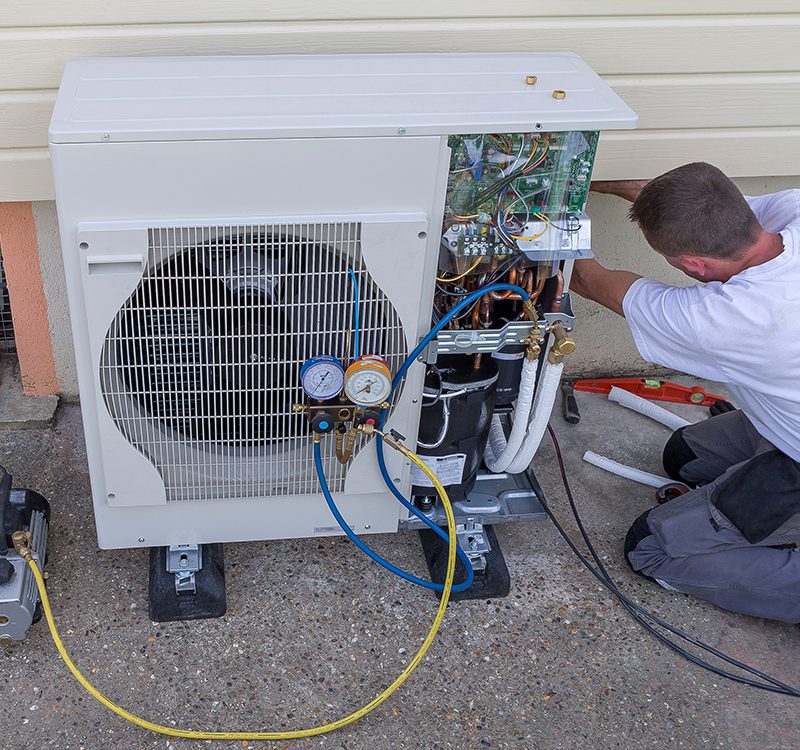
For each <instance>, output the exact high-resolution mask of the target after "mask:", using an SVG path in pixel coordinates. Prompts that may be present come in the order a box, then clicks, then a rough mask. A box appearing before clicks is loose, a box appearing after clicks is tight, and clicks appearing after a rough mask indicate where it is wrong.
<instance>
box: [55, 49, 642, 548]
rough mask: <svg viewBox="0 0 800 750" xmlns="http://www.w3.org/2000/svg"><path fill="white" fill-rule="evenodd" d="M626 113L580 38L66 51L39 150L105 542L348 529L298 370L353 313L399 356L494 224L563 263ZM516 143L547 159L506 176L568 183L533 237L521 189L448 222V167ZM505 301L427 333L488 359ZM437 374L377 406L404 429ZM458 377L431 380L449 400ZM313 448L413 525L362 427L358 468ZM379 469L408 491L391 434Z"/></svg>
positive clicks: (391, 361) (552, 187) (334, 339)
mask: <svg viewBox="0 0 800 750" xmlns="http://www.w3.org/2000/svg"><path fill="white" fill-rule="evenodd" d="M634 123H635V116H634V115H633V113H632V112H631V111H630V110H629V109H628V108H627V107H626V106H625V105H624V104H623V103H622V102H621V101H620V99H619V98H618V97H617V96H616V95H615V94H614V93H613V92H612V91H611V90H610V89H609V88H608V87H607V86H606V85H605V84H604V83H603V82H602V81H601V80H600V79H599V78H598V77H597V76H596V75H595V74H594V73H593V72H592V71H591V69H589V68H588V66H587V65H586V64H585V63H584V62H583V61H582V60H581V59H580V58H578V57H576V56H574V55H571V54H549V55H535V54H492V55H485V54H409V55H403V54H394V55H297V56H265V57H207V58H203V57H196V58H192V57H188V58H149V59H148V58H129V59H114V58H107V59H83V60H75V61H72V62H70V63H68V65H67V66H66V69H65V71H64V76H63V80H62V83H61V88H60V90H59V94H58V100H57V103H56V107H55V112H54V114H53V119H52V123H51V126H50V143H51V154H52V161H53V170H54V177H55V186H56V197H57V204H58V216H59V223H60V227H61V241H62V247H63V255H64V264H65V268H66V278H67V286H68V293H69V302H70V310H71V317H72V325H73V333H74V339H75V351H76V356H77V363H78V375H79V383H80V395H81V407H82V411H83V420H84V428H85V432H86V444H87V453H88V460H89V470H90V474H91V484H92V492H93V497H94V508H95V514H96V521H97V532H98V539H99V544H100V546H101V547H102V548H121V547H169V546H173V547H174V546H175V545H199V544H206V543H215V542H229V541H245V540H262V539H273V538H282V537H283V538H285V537H305V536H315V535H328V534H334V533H340V530H339V528H338V527H337V526H336V524H335V522H334V520H333V518H332V517H331V515H330V513H329V511H328V509H327V507H326V505H325V502H324V501H323V498H322V496H321V494H320V491H319V486H318V483H317V480H316V476H315V473H314V469H313V464H312V461H311V451H312V441H311V437H312V426H311V425H310V422H309V414H308V412H307V411H306V412H304V411H303V408H302V405H303V404H304V403H307V402H308V398H309V397H308V392H307V391H305V392H304V389H303V387H302V383H301V368H302V367H303V366H304V364H306V363H307V362H308V361H309V360H313V358H315V357H320V356H323V355H324V356H325V357H330V358H336V359H337V360H339V361H340V362H342V363H344V364H347V362H349V361H350V360H352V359H354V356H353V346H354V341H353V338H354V328H353V323H352V321H353V316H354V313H355V309H356V307H358V311H359V315H360V352H361V353H368V354H374V355H379V356H380V357H381V358H383V360H384V361H385V363H386V365H388V368H389V370H390V371H391V372H392V373H394V372H396V371H397V369H398V368H399V367H400V365H401V363H402V362H403V361H404V360H405V358H406V355H407V354H408V353H409V351H410V350H411V349H413V348H414V346H415V345H416V344H417V343H418V341H419V340H420V338H421V337H422V336H423V335H424V334H425V333H426V332H427V331H428V330H429V329H430V327H431V323H432V313H433V312H434V295H435V293H438V291H437V284H439V282H437V281H436V278H437V276H439V277H440V278H442V275H443V274H444V277H445V278H446V279H448V280H449V279H451V278H455V277H456V276H458V275H459V274H463V275H462V276H461V279H462V283H465V282H466V281H469V280H470V278H471V276H470V274H472V275H475V274H476V273H478V271H481V269H480V268H479V265H480V263H481V262H483V261H485V262H486V264H487V265H486V266H485V268H483V269H482V270H483V272H484V273H494V272H495V271H498V272H499V268H500V267H501V266H500V265H499V264H501V263H502V262H506V261H505V260H504V259H505V258H506V257H511V256H509V255H508V254H509V253H511V250H509V249H508V243H506V246H501V244H500V241H501V240H503V241H505V239H506V235H507V234H508V232H509V231H510V230H508V227H507V226H505V224H504V219H505V223H510V224H511V225H513V226H518V233H517V237H519V244H518V246H517V247H518V249H521V250H524V251H526V253H527V254H526V255H525V257H524V258H523V256H522V255H520V258H522V259H523V260H524V261H525V262H526V263H527V266H526V267H525V268H523V267H522V266H520V267H519V269H518V275H517V278H518V279H520V280H521V279H523V278H530V279H531V286H533V284H534V282H535V280H536V279H537V278H538V279H541V280H542V282H543V283H544V282H545V281H547V280H548V279H550V278H551V277H552V278H555V276H554V274H555V273H556V271H558V269H559V267H560V268H561V270H562V271H563V272H564V275H563V276H562V277H561V278H566V279H567V281H568V270H569V269H568V268H567V267H566V266H565V263H567V264H568V263H570V262H571V259H573V258H574V257H580V254H581V252H583V253H588V248H589V243H588V226H589V224H588V219H584V220H582V221H583V223H580V221H579V220H577V219H575V222H576V223H575V225H574V226H573V227H572V228H570V227H567V228H566V230H565V231H564V232H562V233H561V234H559V232H557V231H556V230H557V228H559V227H560V228H561V229H564V226H562V225H560V224H559V222H558V221H557V220H556V219H555V218H553V217H554V216H559V217H563V221H572V220H573V219H574V217H573V216H572V214H570V215H567V214H566V213H565V212H569V211H572V213H573V214H575V216H578V215H580V212H581V211H582V208H583V201H584V200H585V194H586V189H587V188H588V180H589V176H590V173H591V166H592V161H593V158H594V149H595V147H596V135H597V132H596V131H599V130H601V129H605V128H618V127H632V126H633V125H634ZM502 134H506V135H502ZM520 134H522V135H520ZM573 136H574V137H573ZM495 137H496V138H497V141H496V142H495V141H492V140H491V139H492V138H495ZM492 144H494V145H492ZM498 144H499V145H498ZM518 144H519V145H518ZM518 148H519V154H516V150H517V149H518ZM536 149H538V151H537V150H536ZM506 150H508V151H509V154H510V153H511V152H512V151H513V152H514V154H515V155H516V158H517V162H518V163H519V165H520V166H519V167H516V166H515V169H516V168H519V169H520V170H521V164H522V160H524V159H525V158H527V159H528V163H529V164H531V165H535V163H537V160H538V159H539V154H544V156H543V157H542V161H541V166H538V167H536V169H538V170H540V171H538V172H537V171H535V170H534V171H533V172H531V171H530V170H531V169H533V167H530V169H528V172H525V173H524V170H522V171H520V172H519V175H520V179H522V178H523V177H524V178H525V179H528V178H531V179H534V181H535V180H538V182H536V185H538V187H536V190H537V191H538V193H539V194H540V195H547V194H551V195H555V191H556V187H558V191H559V192H558V196H556V197H557V199H558V201H561V202H562V203H563V201H564V200H565V199H564V197H563V196H566V195H568V196H571V197H569V201H568V204H567V203H564V205H563V206H562V205H561V203H558V206H560V208H559V211H560V213H558V214H555V213H554V211H555V209H554V208H553V209H550V218H547V217H545V219H546V220H547V222H549V223H548V224H546V225H545V227H544V228H545V231H546V230H547V229H548V228H550V227H551V226H552V231H551V235H552V238H553V240H552V242H551V241H550V235H545V237H544V239H545V240H547V242H546V243H545V245H544V246H541V242H540V241H538V240H537V241H527V240H526V239H525V237H524V236H522V235H526V234H530V236H531V237H532V236H533V235H537V234H538V233H539V232H540V231H541V229H536V226H535V225H536V222H537V221H540V219H538V218H535V216H534V214H533V213H531V208H530V206H528V208H527V209H526V210H527V216H525V217H522V216H520V215H519V212H518V210H517V209H518V208H519V207H516V208H511V207H510V203H509V201H510V200H511V199H512V198H514V196H513V195H512V196H510V197H506V198H505V200H506V204H504V205H508V206H509V208H507V209H505V208H504V209H503V211H502V212H501V215H500V217H499V219H500V221H499V225H498V224H497V223H496V222H493V221H492V220H491V219H490V218H488V214H486V212H485V211H483V210H481V211H475V212H474V213H475V216H474V217H473V218H472V219H469V220H467V219H465V220H464V223H463V224H462V223H459V222H461V219H458V218H457V219H453V218H452V216H453V215H454V214H453V211H452V210H451V209H452V206H450V205H449V203H448V200H449V198H448V196H449V195H450V190H451V188H452V189H453V190H455V193H454V194H459V193H458V191H459V190H461V188H460V187H459V185H461V183H458V184H457V185H456V184H454V183H453V182H452V181H453V179H455V177H454V175H455V176H459V175H460V178H465V179H467V180H468V181H469V182H470V185H471V184H472V182H473V181H474V182H475V183H476V184H477V183H478V182H479V181H480V180H481V179H484V178H483V177H482V174H484V173H485V174H486V175H488V174H490V173H491V170H492V169H495V168H497V169H499V170H500V172H503V170H506V169H507V168H508V167H509V165H508V164H505V162H504V161H503V160H504V159H506V158H508V159H509V160H510V159H511V156H504V155H502V154H504V153H505V151H506ZM529 151H530V156H528V152H529ZM498 153H499V154H501V155H500V156H498ZM562 157H563V158H562ZM456 158H458V159H461V160H462V161H463V163H459V164H455V162H454V161H453V160H454V159H456ZM498 159H499V165H498V163H497V162H498ZM559 159H560V161H559ZM481 162H485V163H486V165H487V167H486V170H484V169H483V168H482V167H481V166H480V163H481ZM515 165H516V163H515ZM487 170H488V171H487ZM547 170H549V172H548V171H547ZM479 172H480V174H479ZM500 172H498V173H497V174H498V175H499V174H500ZM523 173H524V174H523ZM548 175H549V176H548ZM460 178H459V179H460ZM562 183H563V184H562ZM470 185H466V184H465V187H464V190H467V191H468V190H470V189H472V188H471V187H470ZM515 189H517V188H515ZM570 191H573V192H570ZM534 192H535V191H534ZM461 195H462V196H465V195H467V193H464V192H463V191H462V193H461ZM465 200H466V198H465ZM531 200H533V199H531ZM523 203H524V201H523ZM573 204H574V205H573ZM554 205H555V204H554ZM537 215H541V214H537ZM515 217H516V218H515ZM528 219H529V220H530V221H529V222H528V224H525V220H528ZM545 219H541V220H542V221H544V220H545ZM504 226H505V228H504ZM519 232H521V233H522V235H520V234H519ZM448 233H449V234H448ZM471 233H472V234H471ZM559 237H560V239H559ZM579 238H580V239H579ZM473 240H474V241H473ZM514 242H517V240H514ZM553 242H555V243H556V245H557V247H556V245H553ZM559 243H560V244H559ZM581 243H582V244H581ZM534 245H537V247H534ZM579 245H580V246H579ZM561 247H563V248H565V250H564V251H563V252H561V251H559V250H558V248H561ZM537 248H538V249H537ZM554 248H555V249H554ZM503 253H506V255H504V254H503ZM473 258H475V259H476V260H475V262H474V263H473ZM526 258H527V260H526ZM559 263H561V265H560V266H559V265H558V264H559ZM470 266H471V267H472V268H471V269H470V270H469V271H467V273H463V272H464V270H465V269H468V268H470ZM545 266H546V269H545V270H546V271H547V273H544V272H543V271H541V269H542V268H545ZM490 267H491V268H494V269H495V271H488V270H487V269H489V268H490ZM537 269H539V270H537ZM526 274H530V276H529V277H528V276H526ZM537 274H538V275H537ZM353 280H355V281H356V282H357V286H358V299H357V301H356V299H355V298H354V292H353V283H352V282H353ZM470 283H471V282H470ZM475 283H477V277H476V281H475ZM547 288H549V287H545V289H547ZM562 291H563V289H562ZM451 294H452V295H456V294H457V292H451ZM559 299H560V297H559ZM503 304H508V305H510V304H511V303H510V302H508V300H506V301H505V302H503V303H501V302H497V305H498V307H496V308H492V309H493V310H495V311H497V310H499V311H500V312H497V313H496V314H495V313H492V312H485V311H482V312H480V315H483V317H481V318H479V325H478V327H477V328H476V329H475V330H474V331H472V332H470V331H466V332H465V333H466V334H468V336H467V339H464V338H463V337H462V339H461V340H460V343H459V341H456V342H455V343H453V341H452V340H451V341H450V343H449V344H447V342H443V343H442V345H441V346H440V351H441V352H445V353H446V352H448V351H456V352H457V353H456V354H455V355H453V356H459V354H458V351H459V350H458V346H461V347H462V350H461V351H463V353H462V354H461V355H460V356H472V357H477V356H478V354H477V353H480V352H482V351H484V352H489V354H486V356H485V359H484V364H486V363H487V362H488V363H489V364H491V362H492V361H493V360H491V356H492V355H491V353H492V352H493V351H495V350H496V349H498V348H499V346H498V345H497V340H495V343H494V344H492V343H491V342H489V343H486V342H487V341H488V340H489V338H490V337H489V338H487V331H488V333H490V334H491V332H492V331H497V330H502V328H503V326H504V325H506V322H507V320H510V319H511V318H513V317H514V316H513V315H511V313H502V315H501V312H502V310H503V309H505V308H503V307H502V305H503ZM508 309H509V310H510V308H508ZM481 310H483V308H481ZM493 316H494V317H493ZM497 316H500V317H497ZM503 316H505V317H503ZM509 316H510V317H509ZM469 320H470V318H466V319H465V321H466V322H469ZM498 321H499V322H498ZM459 325H461V324H459ZM543 325H544V321H543ZM456 327H457V326H456ZM513 330H514V331H515V330H516V329H513ZM448 332H449V333H450V334H451V339H452V337H453V336H454V335H455V334H457V333H459V331H457V330H449V331H448ZM443 333H444V332H443ZM512 333H513V331H512ZM473 334H474V335H473ZM470 337H472V338H470ZM508 340H510V339H508ZM508 340H506V339H504V340H503V341H506V343H507V341H508ZM501 343H502V342H501ZM447 346H450V349H448V348H447ZM481 346H483V348H481ZM453 347H455V349H453ZM428 354H429V356H428V357H427V358H426V362H427V363H432V362H434V361H435V354H434V355H430V352H429V353H428ZM514 356H515V357H516V355H514ZM432 357H433V358H432ZM478 359H479V357H478ZM470 361H471V360H470ZM445 374H446V373H445ZM427 375H429V371H428V368H427V367H426V363H425V362H416V363H415V364H414V365H413V366H412V367H411V369H410V370H409V372H408V376H407V378H406V379H405V381H404V383H403V385H402V387H401V389H400V390H399V391H398V392H397V393H395V395H394V398H393V400H392V403H391V406H390V409H389V416H388V422H387V424H388V426H389V427H391V428H394V429H395V430H397V431H398V432H399V433H402V434H403V435H404V436H405V438H406V439H407V443H408V444H409V445H410V446H412V447H413V446H414V445H415V440H416V438H417V435H418V430H419V427H420V414H421V410H422V409H423V407H424V406H425V403H424V402H425V400H426V398H427V399H428V401H430V400H431V398H430V395H429V396H426V395H425V393H426V392H429V391H430V388H433V389H434V390H435V389H436V386H435V385H434V386H430V385H429V384H428V385H426V383H425V381H426V376H427ZM440 375H441V373H440ZM334 376H336V373H334ZM443 377H444V376H443ZM487 377H489V379H491V377H493V376H487ZM446 380H447V379H446V377H445V379H444V381H442V382H443V383H444V385H442V384H441V383H440V385H439V386H438V387H439V390H440V391H441V392H443V393H444V396H448V395H452V393H457V391H453V390H452V389H451V391H447V384H446ZM487 382H488V381H487ZM442 389H443V390H442ZM462 390H463V389H462ZM440 395H441V394H440ZM338 403H339V402H334V403H333V405H332V407H331V408H332V409H334V417H336V413H335V409H336V408H338V406H337V404H338ZM341 403H344V400H341ZM455 403H456V402H455V401H442V400H440V401H439V407H440V408H442V409H445V406H444V405H447V404H453V405H455ZM343 408H345V409H346V408H349V407H348V406H345V407H343ZM447 408H449V406H448V407H447ZM484 411H485V410H484ZM448 415H449V412H448ZM444 416H446V415H444V412H442V413H441V414H440V415H439V417H437V419H438V421H439V422H441V421H442V419H443V417H444ZM488 416H491V410H490V411H489V414H488ZM485 417H486V414H484V417H483V418H484V421H485ZM434 432H435V430H434ZM431 440H432V439H431ZM433 442H435V441H433ZM323 453H324V463H325V467H326V472H327V475H328V478H329V482H330V485H331V489H332V490H333V492H334V494H335V495H336V497H337V501H338V502H339V503H340V507H341V510H342V513H343V515H344V516H345V517H346V519H347V521H348V523H349V524H350V525H351V527H352V528H353V529H354V530H355V531H356V532H357V533H359V534H362V533H377V532H394V531H397V530H398V528H400V527H401V526H402V525H403V524H404V523H405V522H406V520H407V518H408V513H407V511H406V510H405V509H404V508H402V506H400V505H399V504H398V503H397V502H396V501H395V499H394V498H393V497H392V496H391V495H390V494H389V493H388V492H387V490H386V486H385V484H384V481H383V479H382V477H381V475H380V472H379V469H378V465H377V462H376V457H375V451H374V448H373V446H372V445H371V444H370V443H366V442H365V441H364V440H363V439H361V438H359V440H357V441H356V442H355V445H354V448H353V451H352V456H351V457H350V459H349V461H347V462H346V463H342V462H340V461H339V460H337V458H336V455H335V454H336V447H335V441H334V439H333V437H331V438H330V439H327V440H325V441H324V442H323ZM458 455H461V454H458ZM387 463H388V469H389V474H390V476H391V478H392V481H393V482H394V483H395V486H396V487H397V488H399V489H400V491H401V492H403V493H404V494H406V496H409V495H410V493H411V492H412V485H414V483H415V482H417V481H418V480H417V479H415V478H414V477H413V476H412V472H411V470H410V466H409V464H408V463H407V462H406V461H405V460H404V459H403V457H402V456H401V455H399V454H397V453H391V452H388V453H387ZM457 463H458V461H456V462H455V464H454V465H456V464H457ZM462 464H463V462H462ZM451 469H452V466H451ZM456 469H458V466H457V465H456ZM463 470H464V469H463V465H462V467H461V471H460V472H459V471H456V473H457V474H459V477H460V476H461V475H462V474H463ZM456 484H457V482H456ZM506 510H507V509H506ZM506 515H508V513H506ZM511 515H512V516H513V513H512V514H511Z"/></svg>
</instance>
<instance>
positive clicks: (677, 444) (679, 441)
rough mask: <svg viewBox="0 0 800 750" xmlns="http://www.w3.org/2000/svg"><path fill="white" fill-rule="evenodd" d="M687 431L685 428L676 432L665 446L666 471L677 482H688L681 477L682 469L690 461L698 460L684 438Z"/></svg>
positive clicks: (664, 461) (664, 460)
mask: <svg viewBox="0 0 800 750" xmlns="http://www.w3.org/2000/svg"><path fill="white" fill-rule="evenodd" d="M685 429H686V428H685V427H680V428H679V429H677V430H675V432H673V433H672V436H671V437H670V439H669V440H667V444H666V445H665V446H664V454H663V458H662V460H663V463H664V471H666V472H667V475H668V476H670V477H672V478H673V479H674V480H675V481H676V482H686V479H684V477H683V476H681V469H682V468H683V467H684V466H686V464H688V463H689V462H690V461H694V460H695V459H696V458H697V454H696V453H695V452H694V451H693V450H692V449H691V448H690V447H689V444H688V443H687V442H686V438H684V436H683V431H684V430H685Z"/></svg>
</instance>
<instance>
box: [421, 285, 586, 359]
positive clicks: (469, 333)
mask: <svg viewBox="0 0 800 750" xmlns="http://www.w3.org/2000/svg"><path fill="white" fill-rule="evenodd" d="M553 323H562V324H563V325H564V328H565V329H566V330H567V331H571V330H573V329H574V328H575V315H574V313H573V312H572V300H571V299H570V296H569V293H568V292H565V294H564V297H563V299H562V300H561V310H560V311H559V312H546V313H545V314H544V318H543V319H542V320H539V323H538V325H539V330H540V331H541V333H542V335H544V334H545V333H546V332H547V329H548V328H550V326H552V325H553ZM532 328H533V324H532V323H531V322H530V321H529V320H512V321H511V322H510V323H506V324H505V325H504V326H503V327H502V328H487V329H484V330H470V329H463V330H449V331H439V333H438V334H436V338H434V339H433V341H431V343H430V344H428V346H426V347H425V349H424V351H423V352H422V354H421V355H420V361H422V362H425V364H428V365H433V364H436V360H437V358H438V357H439V355H440V354H476V353H477V352H497V351H500V349H502V348H504V347H506V346H513V345H519V344H522V343H523V342H524V341H525V339H526V338H528V336H529V335H530V332H531V329H532Z"/></svg>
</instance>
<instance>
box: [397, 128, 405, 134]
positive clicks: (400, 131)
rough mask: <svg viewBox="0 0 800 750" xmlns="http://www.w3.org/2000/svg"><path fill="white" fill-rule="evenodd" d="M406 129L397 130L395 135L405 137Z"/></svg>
mask: <svg viewBox="0 0 800 750" xmlns="http://www.w3.org/2000/svg"><path fill="white" fill-rule="evenodd" d="M405 134H406V129H405V128H397V135H405Z"/></svg>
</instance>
